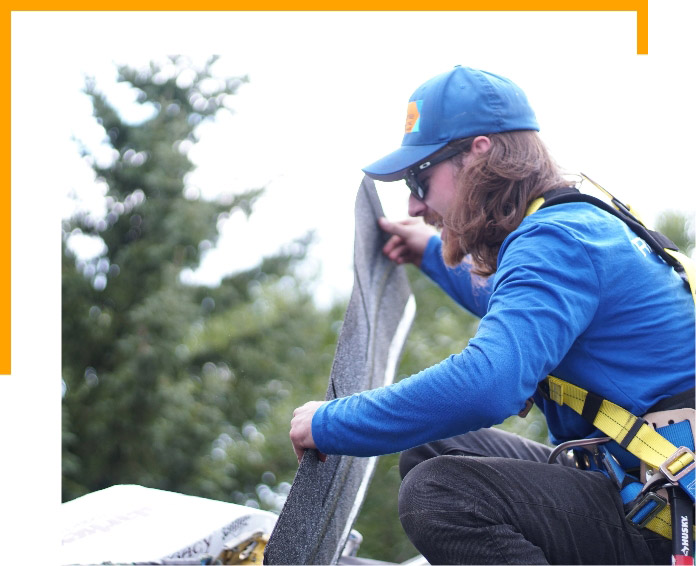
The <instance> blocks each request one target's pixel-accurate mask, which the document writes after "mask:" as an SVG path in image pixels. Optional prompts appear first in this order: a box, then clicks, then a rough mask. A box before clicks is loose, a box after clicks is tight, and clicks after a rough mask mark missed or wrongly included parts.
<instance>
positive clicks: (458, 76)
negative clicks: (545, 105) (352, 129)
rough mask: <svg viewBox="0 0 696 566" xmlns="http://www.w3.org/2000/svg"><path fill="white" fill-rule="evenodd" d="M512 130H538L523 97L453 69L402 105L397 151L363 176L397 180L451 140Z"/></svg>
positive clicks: (493, 79) (488, 78) (490, 78)
mask: <svg viewBox="0 0 696 566" xmlns="http://www.w3.org/2000/svg"><path fill="white" fill-rule="evenodd" d="M516 130H536V131H538V130H539V124H538V123H537V120H536V116H535V115H534V111H533V110H532V108H531V106H530V105H529V102H528V101H527V97H526V96H525V94H524V92H522V90H521V89H520V88H519V87H518V86H517V85H516V84H515V83H513V82H512V81H511V80H509V79H506V78H505V77H501V76H498V75H494V74H493V73H487V72H486V71H479V70H477V69H471V68H469V67H461V66H456V67H455V68H454V69H452V70H451V71H449V72H447V73H443V74H441V75H437V76H436V77H433V78H432V79H430V80H429V81H427V82H426V83H424V84H422V85H421V86H420V87H418V89H417V90H416V91H415V92H414V93H413V94H412V95H411V98H410V99H409V102H408V110H407V112H406V127H405V133H404V138H403V141H402V142H401V147H400V148H399V149H397V150H396V151H394V152H392V153H390V154H389V155H387V156H385V157H383V158H382V159H380V160H379V161H375V162H374V163H373V164H372V165H368V166H367V167H365V168H364V169H363V171H364V172H365V173H366V174H367V175H368V176H369V177H372V178H373V179H377V180H379V181H398V180H399V179H403V178H404V177H405V176H406V172H407V171H408V169H410V168H411V167H413V166H414V165H416V164H417V163H420V162H421V161H423V160H425V159H426V158H427V157H429V156H431V155H432V154H433V153H435V152H436V151H439V150H440V149H442V148H443V147H445V146H446V145H447V144H448V143H449V142H451V141H454V140H458V139H462V138H468V137H471V136H480V135H487V134H496V133H499V132H511V131H516Z"/></svg>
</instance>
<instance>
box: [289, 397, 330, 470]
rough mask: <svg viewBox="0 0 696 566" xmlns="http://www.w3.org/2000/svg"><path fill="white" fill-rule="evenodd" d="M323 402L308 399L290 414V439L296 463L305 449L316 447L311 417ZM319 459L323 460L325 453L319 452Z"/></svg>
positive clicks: (324, 459)
mask: <svg viewBox="0 0 696 566" xmlns="http://www.w3.org/2000/svg"><path fill="white" fill-rule="evenodd" d="M324 403H325V401H309V402H308V403H305V404H304V405H302V406H301V407H298V408H297V409H295V411H294V412H293V414H292V420H291V421H290V441H291V442H292V448H293V450H294V451H295V454H296V455H297V463H298V464H299V463H300V462H301V461H302V456H304V453H305V450H307V449H309V448H316V447H317V445H316V444H314V438H313V437H312V417H313V416H314V413H316V411H317V409H318V408H319V407H320V406H321V405H323V404H324ZM319 460H321V461H322V462H325V461H326V454H322V453H321V452H319Z"/></svg>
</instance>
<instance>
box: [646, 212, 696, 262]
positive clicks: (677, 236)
mask: <svg viewBox="0 0 696 566" xmlns="http://www.w3.org/2000/svg"><path fill="white" fill-rule="evenodd" d="M655 226H656V229H657V231H658V232H662V233H663V234H664V235H665V236H667V237H668V238H669V239H670V240H672V241H673V242H674V243H675V244H677V247H678V248H679V249H680V250H681V251H682V252H683V253H685V254H686V255H691V253H692V252H693V251H694V247H695V242H694V218H693V217H691V216H687V215H686V214H684V213H682V212H678V211H676V210H667V211H665V212H663V213H661V214H660V216H659V217H658V219H657V223H656V225H655Z"/></svg>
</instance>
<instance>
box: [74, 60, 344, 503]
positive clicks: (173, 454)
mask: <svg viewBox="0 0 696 566" xmlns="http://www.w3.org/2000/svg"><path fill="white" fill-rule="evenodd" d="M214 63H215V59H214V58H212V59H210V60H209V61H207V62H206V63H205V65H204V66H203V67H202V68H195V67H194V66H193V65H192V64H191V63H190V62H189V61H187V60H186V59H184V58H183V57H172V58H170V59H169V60H168V61H164V62H159V63H152V64H151V65H150V66H149V67H148V68H144V69H132V68H128V67H122V68H120V69H119V80H120V81H122V82H124V83H126V84H128V85H130V87H131V88H132V89H135V90H136V92H137V100H138V104H141V105H145V106H147V107H149V108H151V110H152V112H151V117H150V118H148V119H147V120H145V121H143V122H141V123H137V124H133V123H128V122H126V121H124V120H123V119H122V118H121V116H120V115H119V112H118V111H117V109H116V108H114V107H112V106H111V104H110V102H109V101H108V99H107V97H106V96H105V95H104V94H103V93H101V92H100V91H99V90H98V88H97V85H96V84H95V83H94V82H93V81H91V80H88V81H87V84H86V88H85V92H86V93H87V94H88V95H89V96H90V97H91V100H92V102H93V108H94V116H95V119H96V120H97V122H98V123H99V124H101V126H102V127H103V128H104V132H105V138H106V139H107V140H108V141H107V143H108V144H109V146H110V147H111V150H112V151H111V154H112V155H113V158H112V161H111V162H110V163H106V164H105V163H104V162H103V160H98V159H97V158H96V157H95V156H94V155H92V154H91V153H90V151H88V150H87V149H83V155H84V158H85V159H86V160H88V162H89V163H90V164H91V165H92V168H93V170H94V172H95V178H96V184H99V185H101V186H106V187H107V191H106V195H105V205H106V213H105V215H103V216H94V215H92V214H90V213H87V212H78V213H76V214H75V215H74V216H73V217H72V218H70V219H68V220H66V221H65V222H64V224H63V247H62V252H63V262H62V271H63V273H62V298H63V303H62V309H63V318H62V325H63V330H62V335H63V356H62V358H63V368H62V373H63V382H64V396H63V419H62V425H63V470H62V471H63V484H62V485H63V499H64V500H70V499H73V498H75V497H78V496H80V495H83V494H85V493H88V492H91V491H95V490H99V489H102V488H105V487H108V486H110V485H114V484H124V483H134V484H139V485H144V486H148V487H153V488H159V489H165V490H171V491H177V492H181V493H187V494H191V495H198V496H202V497H209V498H212V499H218V500H223V501H233V502H236V503H242V504H248V505H253V506H262V507H266V508H271V509H278V508H279V506H280V505H282V495H283V491H284V490H287V487H288V485H289V484H288V482H290V481H292V478H293V475H294V472H295V470H296V467H297V465H296V460H295V456H294V453H293V451H292V448H291V446H290V442H289V440H288V436H287V428H288V423H289V421H290V415H291V411H292V408H294V406H295V405H296V404H299V403H300V402H304V401H305V400H306V397H307V396H308V395H309V396H312V397H319V398H321V397H323V395H324V392H325V389H326V379H327V376H328V374H329V372H330V368H331V362H332V359H333V352H334V349H335V343H336V329H337V328H338V327H337V326H336V324H334V323H336V322H337V321H340V319H341V317H342V309H341V308H335V309H329V310H319V309H318V308H317V307H316V306H315V305H314V303H313V301H312V296H311V293H310V291H309V285H308V284H307V283H308V282H304V281H300V280H299V279H298V278H297V277H296V276H295V271H294V269H295V266H296V265H297V264H298V262H300V261H301V260H302V259H303V258H304V257H305V255H306V251H307V249H308V247H309V246H310V245H311V243H312V236H311V234H308V235H307V237H305V238H303V239H301V240H298V241H296V242H288V245H287V247H286V249H284V250H281V251H280V252H278V253H277V255H275V256H274V257H269V258H264V259H261V258H260V262H259V264H258V265H257V266H256V267H255V268H253V269H249V270H247V271H245V272H243V273H238V274H235V275H233V276H230V277H227V278H225V279H223V280H222V282H221V283H220V285H219V286H218V287H215V288H210V287H204V286H195V285H187V284H184V283H182V279H181V275H182V272H183V271H184V270H185V269H187V268H195V267H196V266H198V265H199V263H200V260H201V256H202V254H203V252H204V251H205V250H207V249H210V248H211V247H212V246H214V244H215V242H216V241H217V238H218V225H219V223H220V222H221V221H224V220H225V219H226V218H227V217H228V216H229V215H230V214H231V213H232V212H234V211H236V210H240V211H242V212H243V213H245V214H247V215H249V214H252V213H253V206H254V203H255V202H256V200H257V199H258V198H259V197H260V196H261V195H262V192H263V191H262V190H260V189H254V190H250V191H247V192H245V193H243V194H235V195H224V196H221V197H220V198H219V199H217V200H215V201H210V200H203V199H201V198H200V197H198V196H196V195H197V192H196V191H190V190H189V191H187V188H188V187H187V186H186V182H185V180H186V175H187V173H189V172H190V171H191V170H192V169H193V164H192V163H191V161H190V160H189V158H188V156H187V149H188V148H190V147H191V146H192V144H194V143H195V142H196V141H197V139H198V134H197V126H198V125H199V124H201V123H203V122H205V121H209V120H214V119H215V116H216V114H217V113H218V112H222V111H225V110H226V109H227V108H228V106H229V100H228V99H229V97H231V96H233V95H234V94H235V92H236V90H237V88H238V87H239V86H240V85H241V84H243V83H244V81H245V79H243V78H242V79H237V78H235V79H224V80H223V79H218V78H216V77H214V75H213V74H212V70H211V69H212V68H213V65H214ZM95 190H97V188H96V186H95ZM85 235H86V236H92V237H96V238H99V239H101V241H103V243H104V246H103V252H102V253H101V254H100V255H99V256H98V257H95V258H91V259H88V260H86V259H81V258H78V257H76V255H75V253H74V252H73V251H72V248H71V246H70V245H69V242H70V240H71V238H73V237H75V236H85ZM240 245H248V243H240Z"/></svg>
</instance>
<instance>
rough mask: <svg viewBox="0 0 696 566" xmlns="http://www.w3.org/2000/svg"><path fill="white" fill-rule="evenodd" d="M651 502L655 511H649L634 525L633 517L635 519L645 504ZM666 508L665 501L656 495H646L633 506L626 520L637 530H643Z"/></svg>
mask: <svg viewBox="0 0 696 566" xmlns="http://www.w3.org/2000/svg"><path fill="white" fill-rule="evenodd" d="M651 501H654V502H655V503H656V504H657V505H656V506H655V509H653V510H652V511H650V513H648V514H647V515H646V516H645V517H643V519H642V520H641V521H640V523H636V522H635V521H634V520H633V517H635V516H636V515H637V514H638V513H639V512H640V511H641V510H642V509H643V507H644V506H645V504H646V503H650V502H651ZM666 506H667V500H666V499H664V498H662V497H660V496H659V495H657V493H652V492H650V493H648V494H647V495H646V496H645V497H643V498H642V499H641V500H640V501H638V503H636V504H635V506H634V507H633V509H631V511H630V512H629V513H628V515H626V519H627V520H628V521H630V522H631V523H633V524H634V525H635V526H636V527H638V528H639V529H642V528H644V527H645V526H646V525H647V524H648V523H649V522H650V521H652V520H653V519H654V518H655V517H656V516H657V514H658V513H659V512H660V511H662V510H663V509H664V508H665V507H666Z"/></svg>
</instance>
